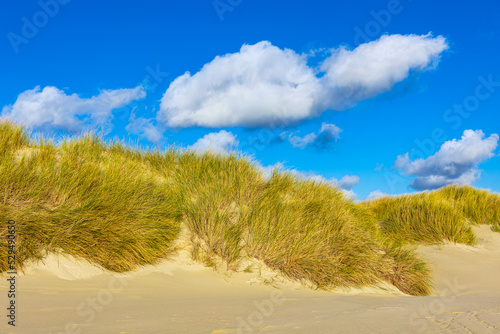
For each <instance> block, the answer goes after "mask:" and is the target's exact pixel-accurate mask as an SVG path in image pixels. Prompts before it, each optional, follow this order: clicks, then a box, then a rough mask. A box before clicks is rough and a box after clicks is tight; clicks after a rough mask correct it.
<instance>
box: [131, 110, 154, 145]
mask: <svg viewBox="0 0 500 334" xmlns="http://www.w3.org/2000/svg"><path fill="white" fill-rule="evenodd" d="M153 122H154V120H153V119H146V118H143V117H136V115H135V113H134V112H132V113H131V115H130V119H129V124H127V126H126V127H125V130H127V131H128V132H130V133H132V134H135V135H138V136H140V137H141V138H146V139H147V140H148V141H150V142H151V143H159V142H161V141H162V139H163V131H162V130H161V129H160V128H159V127H158V126H155V125H154V124H153Z"/></svg>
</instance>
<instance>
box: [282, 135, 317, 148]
mask: <svg viewBox="0 0 500 334" xmlns="http://www.w3.org/2000/svg"><path fill="white" fill-rule="evenodd" d="M317 138H318V136H317V135H316V134H315V133H310V134H308V135H305V136H304V137H300V136H294V135H292V134H290V135H289V137H288V141H289V142H290V144H292V146H293V147H300V148H305V147H306V146H307V145H309V144H311V143H314V141H315V140H316V139H317Z"/></svg>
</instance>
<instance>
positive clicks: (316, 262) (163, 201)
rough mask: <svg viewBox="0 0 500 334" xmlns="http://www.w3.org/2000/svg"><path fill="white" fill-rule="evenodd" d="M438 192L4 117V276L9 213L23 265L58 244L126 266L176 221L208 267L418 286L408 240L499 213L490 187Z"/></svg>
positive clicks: (161, 248) (425, 277)
mask: <svg viewBox="0 0 500 334" xmlns="http://www.w3.org/2000/svg"><path fill="white" fill-rule="evenodd" d="M440 191H441V192H440ZM440 191H437V192H431V193H424V194H421V195H412V196H406V197H405V196H399V197H386V198H382V199H378V200H375V201H368V202H362V203H355V202H354V201H353V200H351V199H349V198H347V197H346V196H345V195H344V193H343V192H342V191H341V190H339V189H337V188H335V187H333V186H332V185H330V184H326V183H317V182H313V181H307V180H303V179H300V178H298V177H296V176H293V175H290V174H288V173H286V172H279V171H275V172H274V173H273V175H272V177H271V178H270V179H269V180H265V179H264V178H263V175H262V172H261V171H260V170H259V169H258V168H257V167H255V165H254V164H253V163H252V162H251V161H250V160H248V159H246V158H243V157H239V156H237V155H234V154H228V155H216V154H214V153H210V152H208V153H204V154H198V153H194V152H190V151H184V150H180V149H176V148H171V149H168V150H166V151H143V150H139V149H132V148H130V147H128V146H125V145H123V144H121V143H118V142H112V143H105V142H104V141H103V140H101V139H100V138H99V137H96V136H93V135H86V136H83V137H81V138H77V139H72V140H65V141H63V142H62V143H60V144H58V145H55V144H54V143H52V142H50V141H47V140H39V141H38V142H35V141H33V140H32V139H30V135H29V133H28V132H27V131H26V130H25V129H24V128H23V127H21V126H18V125H14V124H12V123H9V122H1V123H0V200H1V201H0V222H2V223H1V225H0V272H2V271H5V270H6V269H7V242H6V238H5V236H6V234H7V222H8V221H9V220H11V219H12V220H15V221H16V226H17V243H16V247H17V258H16V260H17V264H18V266H19V268H20V269H22V266H23V265H25V264H26V263H27V261H30V260H37V259H40V258H42V257H43V256H44V255H45V254H47V253H49V252H51V253H59V252H61V253H66V254H71V255H73V256H75V257H77V258H85V259H87V260H89V261H91V262H94V263H96V264H98V265H100V266H102V267H104V268H106V269H109V270H112V271H116V272H124V271H128V270H131V269H134V268H136V267H138V266H141V265H146V264H154V263H156V262H157V261H159V260H161V259H164V258H167V257H168V256H169V255H170V254H172V253H173V252H174V251H175V247H174V242H175V240H176V239H177V238H178V237H179V232H180V229H181V226H182V225H184V226H186V227H187V228H188V231H189V232H190V234H191V246H192V256H193V258H194V259H196V260H198V261H200V262H202V263H205V264H206V265H218V264H220V263H221V261H222V263H224V264H225V265H226V266H227V268H228V269H229V270H240V269H241V268H240V267H239V263H240V262H241V261H242V260H244V259H247V258H256V259H258V260H260V261H263V262H264V263H265V264H266V265H267V266H269V267H270V268H272V269H274V270H277V271H279V272H281V273H283V274H284V275H286V276H287V277H289V278H291V279H294V280H299V281H307V282H312V283H314V284H315V285H316V286H317V287H319V288H322V289H331V288H334V287H337V286H363V285H368V284H372V283H377V282H380V281H386V282H389V283H391V284H393V285H395V286H396V287H398V288H399V289H400V290H401V291H403V292H405V293H408V294H412V295H426V294H429V293H430V291H431V283H430V280H431V273H430V270H429V266H428V265H427V264H426V263H425V262H424V261H422V260H421V259H420V258H419V257H418V256H417V254H416V253H415V252H414V250H413V249H412V248H411V247H412V246H411V245H408V244H419V243H425V244H428V243H442V242H444V241H451V242H458V243H465V244H474V242H475V237H474V234H473V233H472V231H471V229H470V226H469V224H470V222H472V221H474V222H475V223H490V224H493V225H494V222H495V221H498V211H496V208H497V206H496V203H497V202H496V201H497V199H496V198H497V197H495V196H496V195H493V194H491V193H489V192H486V193H485V192H482V191H479V192H477V193H476V192H475V189H474V188H470V189H468V188H467V189H462V188H449V189H447V188H445V189H443V190H440ZM485 200H486V203H482V201H485ZM478 203H479V204H478ZM481 205H483V206H481ZM477 207H480V208H481V210H476V208H477Z"/></svg>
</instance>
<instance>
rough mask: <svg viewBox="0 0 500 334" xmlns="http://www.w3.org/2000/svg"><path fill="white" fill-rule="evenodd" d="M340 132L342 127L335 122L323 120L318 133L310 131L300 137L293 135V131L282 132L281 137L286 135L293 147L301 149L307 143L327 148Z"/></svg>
mask: <svg viewBox="0 0 500 334" xmlns="http://www.w3.org/2000/svg"><path fill="white" fill-rule="evenodd" d="M341 132H342V129H341V128H339V127H338V126H336V125H335V124H328V123H325V122H323V123H322V124H321V128H320V130H319V133H318V134H316V133H314V132H311V133H309V134H307V135H305V136H304V137H300V136H296V135H294V134H293V133H287V132H283V133H282V134H281V137H282V138H284V137H286V136H288V141H289V142H290V144H292V146H293V147H299V148H302V149H303V148H305V147H306V146H308V145H312V146H314V147H316V148H319V149H325V148H328V147H329V146H330V144H331V143H332V142H335V141H337V140H338V139H339V138H340V136H339V134H340V133H341Z"/></svg>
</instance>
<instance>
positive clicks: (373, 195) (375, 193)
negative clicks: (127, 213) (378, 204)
mask: <svg viewBox="0 0 500 334" xmlns="http://www.w3.org/2000/svg"><path fill="white" fill-rule="evenodd" d="M384 196H388V194H386V193H384V192H382V191H380V190H378V189H377V190H374V191H372V192H371V193H369V194H368V195H367V196H366V197H365V200H366V201H370V200H372V199H377V198H379V197H384Z"/></svg>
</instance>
